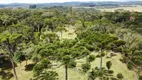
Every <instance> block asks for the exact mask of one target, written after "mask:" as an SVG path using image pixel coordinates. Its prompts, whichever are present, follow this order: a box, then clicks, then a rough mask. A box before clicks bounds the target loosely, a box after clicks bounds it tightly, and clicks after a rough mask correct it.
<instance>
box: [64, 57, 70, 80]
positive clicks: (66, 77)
mask: <svg viewBox="0 0 142 80" xmlns="http://www.w3.org/2000/svg"><path fill="white" fill-rule="evenodd" d="M70 61H71V56H69V55H65V56H64V57H63V64H64V65H65V80H68V64H69V62H70Z"/></svg>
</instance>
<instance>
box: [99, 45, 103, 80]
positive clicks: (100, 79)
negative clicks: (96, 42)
mask: <svg viewBox="0 0 142 80" xmlns="http://www.w3.org/2000/svg"><path fill="white" fill-rule="evenodd" d="M102 53H103V47H102V46H101V56H100V73H101V75H100V77H99V80H102V62H103V59H102Z"/></svg>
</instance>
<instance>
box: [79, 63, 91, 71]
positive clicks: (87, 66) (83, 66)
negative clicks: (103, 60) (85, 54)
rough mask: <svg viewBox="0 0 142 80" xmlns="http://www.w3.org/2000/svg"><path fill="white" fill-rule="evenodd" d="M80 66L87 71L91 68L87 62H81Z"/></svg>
mask: <svg viewBox="0 0 142 80" xmlns="http://www.w3.org/2000/svg"><path fill="white" fill-rule="evenodd" d="M81 67H82V69H83V72H87V71H88V70H89V69H90V68H91V65H90V64H89V63H85V64H82V66H81Z"/></svg>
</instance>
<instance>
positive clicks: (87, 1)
mask: <svg viewBox="0 0 142 80" xmlns="http://www.w3.org/2000/svg"><path fill="white" fill-rule="evenodd" d="M68 2H82V3H87V2H139V0H137V1H66V2H49V3H48V2H45V3H44V2H42V3H30V2H29V3H28V2H27V3H26V2H12V3H0V4H4V5H8V4H53V3H59V4H60V3H68ZM140 2H142V1H140Z"/></svg>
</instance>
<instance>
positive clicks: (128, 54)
mask: <svg viewBox="0 0 142 80" xmlns="http://www.w3.org/2000/svg"><path fill="white" fill-rule="evenodd" d="M30 8H36V5H31V6H30ZM141 20H142V15H141V13H138V12H114V13H112V12H103V13H102V12H99V11H97V10H95V9H82V8H80V9H77V8H72V7H51V8H44V9H0V68H1V65H4V64H6V63H5V61H6V59H7V60H8V61H11V64H12V68H13V71H14V77H15V80H18V77H17V75H18V74H16V70H15V67H16V64H21V63H22V61H26V62H27V64H26V65H25V67H26V66H28V61H29V60H31V61H33V62H34V66H33V69H32V71H33V77H31V79H33V80H57V79H58V73H57V72H55V71H54V70H52V69H53V68H55V67H54V63H56V66H57V67H58V66H64V69H65V80H68V68H75V67H76V65H77V62H76V60H79V59H83V58H86V62H85V63H83V64H82V65H81V70H82V72H83V73H84V74H88V80H95V79H96V78H99V79H100V80H122V79H123V78H124V77H125V75H124V76H123V75H122V74H123V73H122V74H121V73H118V74H117V76H114V75H113V70H111V66H112V65H113V64H112V62H111V61H108V62H107V63H106V66H103V65H102V63H103V57H104V56H105V55H106V54H107V51H113V52H119V53H121V55H122V56H123V59H121V61H122V62H123V63H126V64H127V66H128V68H129V69H133V68H134V69H137V70H138V71H141V70H142V40H141V39H142V35H141V34H142V27H141V25H142V22H141ZM72 26H73V28H74V30H75V32H74V33H75V34H77V37H76V38H75V39H65V38H63V33H64V32H67V31H69V30H70V27H72ZM58 33H60V34H58ZM94 51H95V52H98V53H99V54H98V55H97V56H96V55H95V54H92V52H94ZM96 58H100V65H99V66H100V67H99V68H98V67H96V68H92V67H91V62H93V61H94V60H95V59H96ZM140 78H141V77H140Z"/></svg>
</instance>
